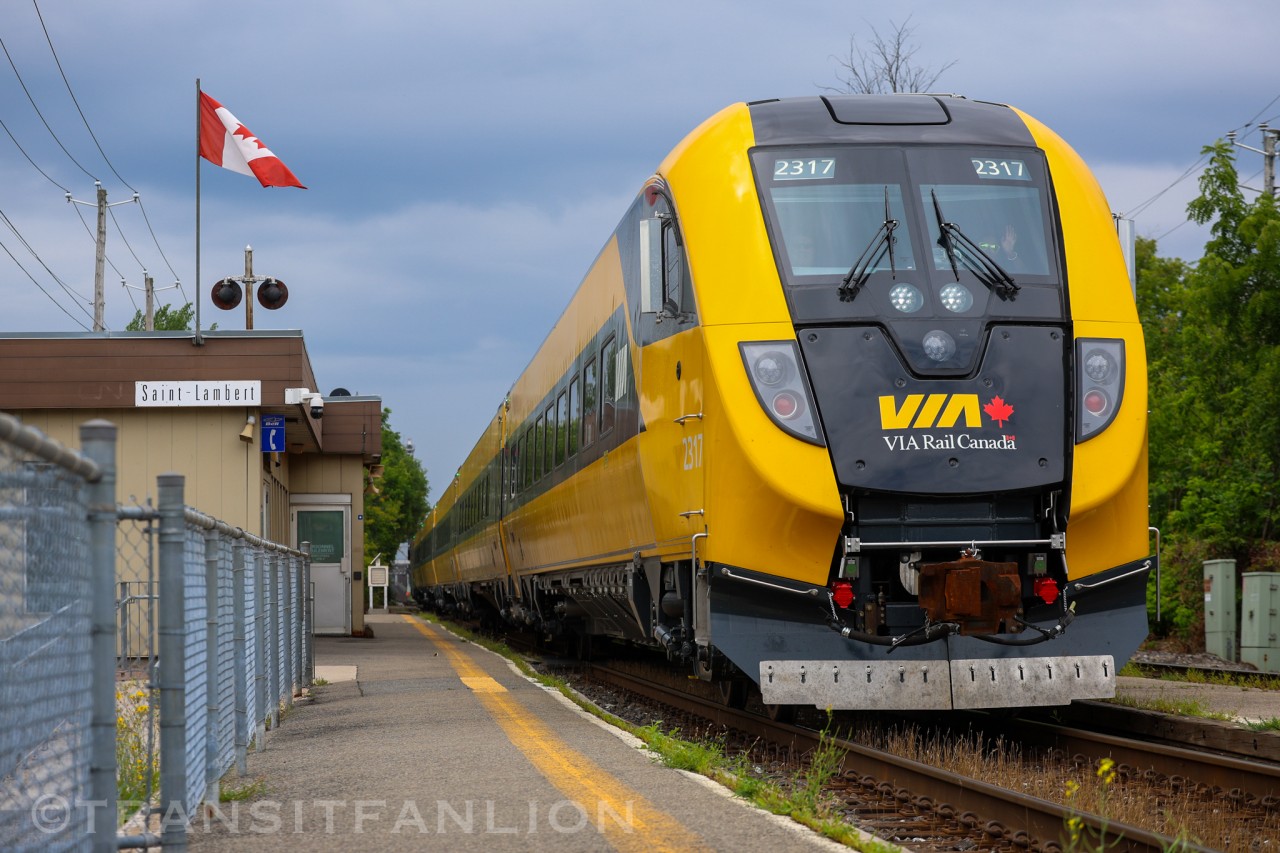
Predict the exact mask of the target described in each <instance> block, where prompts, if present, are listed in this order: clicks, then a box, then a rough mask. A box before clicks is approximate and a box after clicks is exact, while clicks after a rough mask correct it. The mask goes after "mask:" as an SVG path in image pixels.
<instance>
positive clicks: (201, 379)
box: [0, 330, 382, 635]
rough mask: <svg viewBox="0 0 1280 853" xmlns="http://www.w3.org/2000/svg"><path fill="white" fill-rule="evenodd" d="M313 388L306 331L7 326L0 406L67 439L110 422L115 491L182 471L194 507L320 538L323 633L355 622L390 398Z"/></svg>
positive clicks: (128, 494)
mask: <svg viewBox="0 0 1280 853" xmlns="http://www.w3.org/2000/svg"><path fill="white" fill-rule="evenodd" d="M318 389H319V385H318V380H317V379H316V376H315V374H314V373H313V372H312V368H311V361H310V359H309V358H308V356H307V349H306V345H305V343H304V341H303V336H302V332H300V331H287V330H286V331H281V330H247V331H204V332H200V333H196V332H190V331H186V332H81V333H0V411H5V412H7V413H9V414H11V415H14V416H15V417H17V418H19V419H21V420H22V422H23V423H24V424H26V425H28V426H32V427H35V428H36V429H39V430H40V431H42V432H44V433H45V434H46V435H48V436H50V437H51V438H54V439H56V440H58V441H60V442H62V443H63V444H65V445H66V446H68V447H79V443H80V439H79V428H80V425H81V424H83V423H84V422H85V421H88V420H92V419H94V418H101V419H103V420H107V421H110V422H112V423H114V424H115V425H116V426H117V428H118V438H117V445H116V500H117V503H121V504H126V505H127V504H131V503H139V504H141V503H145V501H146V500H147V498H154V496H155V489H156V477H157V476H158V475H160V474H163V473H167V472H175V473H179V474H182V475H184V476H185V477H186V491H185V501H186V504H187V506H189V507H192V508H194V509H197V510H199V511H201V512H203V513H205V514H206V515H211V516H213V517H215V518H218V519H220V520H222V521H225V522H226V523H228V524H230V525H231V526H233V527H239V528H241V529H243V530H245V531H247V532H249V533H252V534H254V535H256V536H260V537H262V538H263V539H268V540H272V541H276V542H281V543H284V544H286V545H290V546H292V547H295V548H296V547H298V544H299V543H300V542H303V541H308V542H311V553H312V571H311V577H312V582H313V584H314V587H313V589H314V593H315V632H316V633H317V634H356V635H359V634H363V632H364V606H363V604H364V601H365V598H366V593H365V578H364V571H363V570H364V566H363V554H364V520H363V519H364V490H365V472H366V470H367V469H370V468H371V467H372V466H375V465H377V463H378V462H379V460H380V458H381V455H382V401H381V399H380V398H378V397H371V396H351V395H349V394H347V393H346V392H345V391H343V390H342V389H337V393H334V394H330V395H321V394H320V393H319V390H318ZM119 580H135V579H134V578H123V577H122V578H119Z"/></svg>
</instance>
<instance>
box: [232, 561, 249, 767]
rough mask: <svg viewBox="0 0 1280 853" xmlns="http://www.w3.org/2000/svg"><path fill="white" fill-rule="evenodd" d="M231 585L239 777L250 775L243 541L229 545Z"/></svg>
mask: <svg viewBox="0 0 1280 853" xmlns="http://www.w3.org/2000/svg"><path fill="white" fill-rule="evenodd" d="M231 581H232V599H233V606H234V608H235V627H234V628H233V631H234V632H235V633H234V637H233V643H234V644H235V658H234V660H235V666H234V667H232V671H233V673H234V674H233V676H232V677H233V679H234V680H235V692H236V772H237V773H239V774H240V775H241V776H247V775H248V773H249V760H248V755H247V753H248V750H249V697H248V689H247V686H246V683H247V679H246V678H245V667H246V666H248V664H249V661H248V656H247V655H246V654H245V634H246V633H247V627H248V626H247V625H246V624H245V614H244V611H245V600H244V599H245V582H244V540H242V539H237V540H236V541H235V542H234V543H232V545H231Z"/></svg>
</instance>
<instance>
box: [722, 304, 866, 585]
mask: <svg viewBox="0 0 1280 853" xmlns="http://www.w3.org/2000/svg"><path fill="white" fill-rule="evenodd" d="M794 334H795V333H794V331H793V330H792V328H791V324H790V323H789V322H786V323H779V324H760V325H748V326H718V327H716V328H713V329H709V330H708V331H707V340H708V347H707V349H708V353H709V355H710V358H709V361H710V363H711V365H712V368H711V371H710V382H711V386H712V391H711V393H710V394H708V404H707V416H706V420H705V422H704V424H705V429H706V433H707V438H706V443H707V451H706V465H707V483H708V486H707V519H706V520H707V530H708V537H707V546H706V559H708V560H711V561H714V562H717V563H724V564H726V565H729V566H738V567H741V568H747V569H752V570H754V571H759V572H764V573H767V574H772V575H777V576H780V577H786V578H790V579H792V580H796V581H800V582H803V583H811V584H816V585H818V586H825V585H826V583H827V573H828V571H829V570H830V568H831V561H832V558H833V556H834V553H835V549H836V545H837V543H838V542H839V540H840V526H841V524H842V523H843V511H842V510H841V508H840V497H839V494H838V492H837V490H836V481H835V475H834V473H833V471H832V468H831V458H830V456H829V455H828V453H827V449H826V448H825V447H818V446H816V445H813V444H809V443H807V442H804V441H801V440H799V439H797V438H793V437H792V436H790V435H787V434H786V433H784V432H783V431H782V430H780V429H779V428H778V427H777V426H776V425H775V424H774V423H773V422H772V421H771V420H769V416H768V415H766V414H765V412H764V409H763V408H761V406H760V403H759V401H758V400H757V399H756V396H755V392H754V391H753V390H752V389H751V383H750V380H749V379H748V378H747V374H746V370H745V369H744V367H743V363H742V356H741V354H740V351H739V349H738V343H739V341H742V340H786V339H788V338H791V337H794Z"/></svg>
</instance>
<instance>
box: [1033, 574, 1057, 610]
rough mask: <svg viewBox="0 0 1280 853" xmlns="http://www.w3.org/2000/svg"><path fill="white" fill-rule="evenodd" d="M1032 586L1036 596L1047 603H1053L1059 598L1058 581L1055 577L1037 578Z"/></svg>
mask: <svg viewBox="0 0 1280 853" xmlns="http://www.w3.org/2000/svg"><path fill="white" fill-rule="evenodd" d="M1031 588H1032V589H1033V590H1034V591H1035V594H1036V597H1037V598H1039V599H1040V600H1041V601H1043V602H1044V603H1045V604H1053V603H1054V602H1055V601H1057V600H1058V582H1057V581H1056V580H1054V579H1053V578H1036V582H1035V583H1034V584H1032V586H1031Z"/></svg>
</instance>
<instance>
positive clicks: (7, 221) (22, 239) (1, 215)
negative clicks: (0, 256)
mask: <svg viewBox="0 0 1280 853" xmlns="http://www.w3.org/2000/svg"><path fill="white" fill-rule="evenodd" d="M0 220H4V224H5V225H6V226H8V228H9V230H10V231H12V232H13V235H14V236H15V237H17V238H18V241H19V242H20V243H22V245H23V247H24V248H25V249H26V250H27V251H28V252H30V253H31V257H33V258H35V259H36V263H38V264H40V266H42V267H44V271H45V272H47V273H48V274H49V276H50V277H51V278H52V279H53V280H54V281H56V282H57V283H58V286H59V287H61V288H62V290H63V292H64V293H66V294H67V295H68V296H70V297H71V299H72V300H78V301H76V307H77V308H79V309H80V310H81V311H83V312H84V314H85V316H86V317H87V316H89V312H88V311H86V310H85V308H84V306H83V305H81V304H80V303H81V302H87V301H88V300H87V299H85V298H84V297H83V296H80V295H79V294H78V293H76V292H75V291H73V290H72V289H71V287H70V286H69V285H68V284H67V283H66V282H65V281H63V280H62V279H61V278H59V277H58V274H57V273H55V272H54V271H53V270H51V269H49V265H48V264H46V263H45V262H44V259H42V258H41V257H40V255H39V253H37V252H36V250H35V249H34V248H33V247H32V245H31V244H30V243H29V242H27V238H26V237H23V236H22V232H20V231H19V230H18V229H17V226H15V225H14V224H13V222H12V221H11V220H10V219H9V217H8V215H6V214H5V212H4V211H3V210H0ZM5 251H6V252H8V254H9V257H11V258H13V262H14V263H15V264H17V265H18V269H20V270H22V271H23V272H24V273H26V276H27V278H30V279H31V281H32V282H33V283H34V284H35V285H36V287H39V288H40V291H41V292H42V293H44V295H45V296H48V297H49V299H50V300H52V301H53V303H54V304H55V305H57V306H58V307H59V308H62V310H63V311H64V312H66V309H65V308H63V307H62V305H61V303H59V302H58V301H57V300H56V299H54V298H53V296H52V295H51V294H50V293H49V291H47V290H45V289H44V287H42V286H41V285H40V283H39V282H38V281H36V280H35V278H34V277H33V276H32V275H31V273H30V272H27V269H26V267H24V266H23V265H22V264H21V263H20V262H19V261H18V259H17V258H15V257H14V256H13V253H12V252H9V249H8V248H7V247H6V248H5ZM68 316H70V314H69V313H68ZM72 319H75V318H74V317H72ZM76 322H77V323H79V320H76ZM81 325H83V324H81ZM87 330H88V329H87V327H86V331H87Z"/></svg>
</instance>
